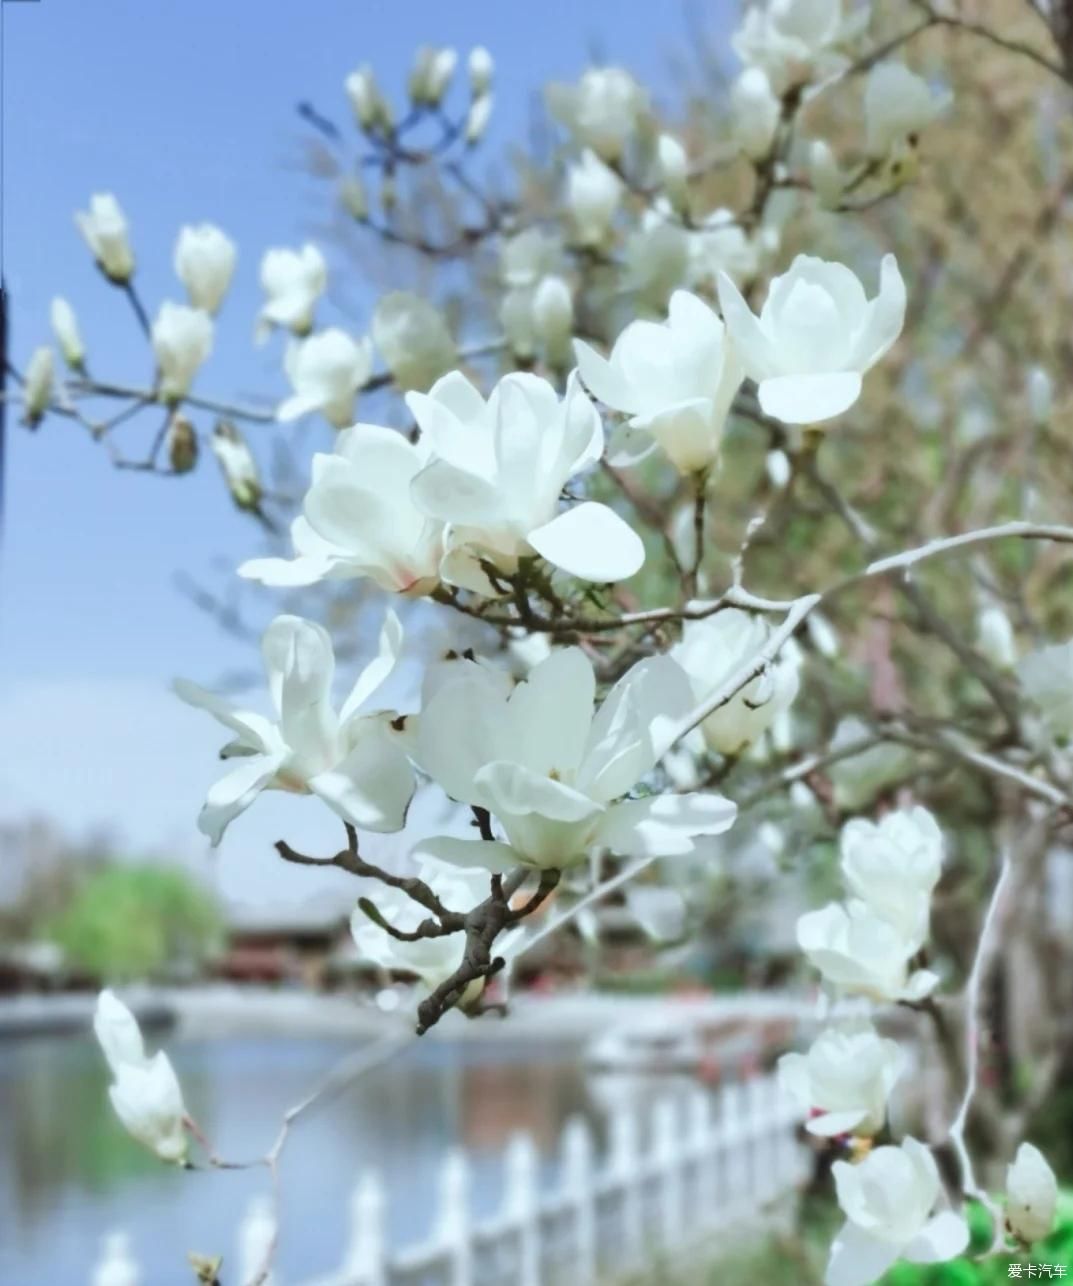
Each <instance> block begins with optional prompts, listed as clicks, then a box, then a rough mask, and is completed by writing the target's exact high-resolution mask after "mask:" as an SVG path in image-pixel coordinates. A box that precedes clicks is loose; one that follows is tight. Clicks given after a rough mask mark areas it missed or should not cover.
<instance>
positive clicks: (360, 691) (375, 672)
mask: <svg viewBox="0 0 1073 1286" xmlns="http://www.w3.org/2000/svg"><path fill="white" fill-rule="evenodd" d="M401 651H402V625H401V624H400V622H399V618H398V617H397V616H396V615H395V613H394V612H393V611H391V609H390V608H389V609H388V611H387V612H386V613H385V615H384V624H383V625H382V626H381V627H380V648H379V651H378V652H377V654H376V656H375V657H374V658H373V659H372V660H371V661H370V662H369V664H368V665H367V666H366V667H365V669H364V670H362V672H361V673H360V674H359V675H358V678H357V681H356V682H355V684H354V686H353V688H351V690H350V695H349V696H348V697H347V699H346V701H344V702H343V708H342V710H340V711H339V722H340V723H341V724H345V723H346V722H347V721H348V720H349V719H350V718H351V717H352V716H353V715H355V714H356V713H357V712H358V710H359V709H360V708H361V707H362V706H363V705H364V704H365V702H366V701H368V699H369V698H370V697H371V696H372V695H373V693H374V692H375V691H376V690H377V688H379V687H380V686H381V684H383V683H385V682H386V681H387V679H388V677H389V676H390V674H391V672H392V670H394V668H395V663H396V661H398V659H399V653H400V652H401Z"/></svg>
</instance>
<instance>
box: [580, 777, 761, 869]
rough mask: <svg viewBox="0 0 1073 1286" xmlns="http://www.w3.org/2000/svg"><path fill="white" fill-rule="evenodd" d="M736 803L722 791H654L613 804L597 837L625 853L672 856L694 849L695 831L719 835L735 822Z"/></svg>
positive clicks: (611, 847) (700, 833)
mask: <svg viewBox="0 0 1073 1286" xmlns="http://www.w3.org/2000/svg"><path fill="white" fill-rule="evenodd" d="M737 811H738V809H737V805H736V804H734V803H732V802H731V801H730V800H729V799H724V798H723V796H722V795H710V794H702V793H699V792H698V793H696V794H690V795H653V796H651V797H649V798H648V799H627V800H624V801H623V802H622V803H619V804H612V805H611V807H610V808H609V809H608V810H607V813H606V814H605V816H604V817H603V819H602V820H601V822H600V825H599V828H598V830H597V832H596V834H597V838H598V841H599V842H600V843H602V844H606V845H607V847H608V848H610V849H612V850H613V851H614V852H615V853H618V854H620V855H623V856H626V857H674V856H679V855H681V854H684V853H691V852H692V851H693V838H694V836H696V835H721V834H722V833H723V832H724V831H726V830H729V829H730V827H731V826H732V825H733V824H734V818H735V816H736V815H737Z"/></svg>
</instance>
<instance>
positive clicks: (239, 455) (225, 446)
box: [212, 420, 264, 513]
mask: <svg viewBox="0 0 1073 1286" xmlns="http://www.w3.org/2000/svg"><path fill="white" fill-rule="evenodd" d="M212 450H213V454H214V455H215V456H216V459H217V460H219V462H220V469H221V471H222V472H223V475H224V482H225V483H226V484H227V489H228V491H229V492H230V493H231V499H232V500H234V502H235V504H236V505H237V506H238V507H239V508H240V509H245V510H248V511H252V512H253V513H256V512H257V511H258V510H259V509H260V505H261V497H262V495H263V494H264V492H263V488H262V487H261V478H260V474H259V472H258V470H257V462H256V460H254V458H253V453H252V452H251V451H250V448H249V447H248V446H247V444H246V440H245V439H244V438H243V436H242V434H241V433H239V431H238V429H236V428H235V426H234V425H233V424H232V423H231V422H230V421H229V420H220V421H219V422H218V423H217V425H216V428H215V429H214V430H213V434H212Z"/></svg>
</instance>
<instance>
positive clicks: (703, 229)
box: [689, 208, 760, 290]
mask: <svg viewBox="0 0 1073 1286" xmlns="http://www.w3.org/2000/svg"><path fill="white" fill-rule="evenodd" d="M759 266H760V253H759V245H758V243H757V242H756V241H754V240H751V239H750V238H749V236H748V234H747V233H746V231H745V229H744V228H743V227H742V226H741V224H740V223H739V222H738V220H737V217H736V216H735V214H734V212H733V211H732V210H726V209H723V208H720V209H718V210H713V211H712V212H711V214H709V215H708V216H707V217H706V218H705V219H703V220H702V221H701V223H700V226H699V227H698V228H697V229H696V230H695V231H693V232H690V233H689V280H690V283H691V284H692V285H694V286H703V287H704V289H705V290H713V289H714V288H715V286H716V283H717V282H718V280H719V274H720V273H721V272H725V273H726V275H727V276H728V277H729V278H730V280H731V281H733V282H734V283H735V284H737V285H740V284H741V283H742V282H743V281H747V280H748V279H749V278H750V277H755V276H756V272H757V269H758V268H759Z"/></svg>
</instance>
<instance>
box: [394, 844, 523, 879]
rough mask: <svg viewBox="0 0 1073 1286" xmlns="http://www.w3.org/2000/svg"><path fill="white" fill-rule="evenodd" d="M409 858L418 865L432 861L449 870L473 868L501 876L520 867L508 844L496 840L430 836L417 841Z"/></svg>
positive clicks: (519, 862)
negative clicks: (456, 867)
mask: <svg viewBox="0 0 1073 1286" xmlns="http://www.w3.org/2000/svg"><path fill="white" fill-rule="evenodd" d="M413 856H414V858H415V859H416V860H418V861H421V860H424V859H427V858H433V859H435V860H436V861H438V862H450V864H451V865H452V866H462V867H466V868H473V867H477V868H480V869H483V870H486V871H498V872H499V873H501V874H503V875H505V874H506V873H507V872H508V871H513V870H514V869H515V868H516V867H518V866H521V865H522V860H521V858H519V856H518V854H517V853H515V851H514V850H513V849H512V848H511V847H510V845H509V844H501V843H500V842H499V841H498V840H472V839H456V838H455V837H454V836H453V835H430V836H429V837H428V838H427V839H423V840H420V841H419V842H418V843H417V845H416V846H415V848H414V850H413Z"/></svg>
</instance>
